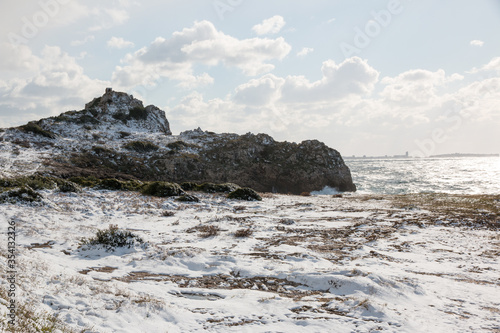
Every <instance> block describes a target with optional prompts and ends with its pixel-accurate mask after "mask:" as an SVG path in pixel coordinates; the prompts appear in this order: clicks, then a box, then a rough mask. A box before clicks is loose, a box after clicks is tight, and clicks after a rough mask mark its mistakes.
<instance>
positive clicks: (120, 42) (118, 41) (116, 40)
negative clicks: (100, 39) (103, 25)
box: [107, 37, 135, 49]
mask: <svg viewBox="0 0 500 333" xmlns="http://www.w3.org/2000/svg"><path fill="white" fill-rule="evenodd" d="M107 45H108V46H109V47H111V48H115V49H124V48H127V47H134V45H135V44H134V43H132V42H130V41H127V40H125V39H123V38H121V37H111V39H110V40H108V43H107Z"/></svg>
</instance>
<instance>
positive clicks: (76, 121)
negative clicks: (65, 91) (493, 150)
mask: <svg viewBox="0 0 500 333" xmlns="http://www.w3.org/2000/svg"><path fill="white" fill-rule="evenodd" d="M38 125H39V126H40V127H42V128H44V129H50V130H51V131H52V132H54V133H56V134H58V135H61V136H63V137H74V136H75V135H78V134H77V133H75V127H76V128H77V127H84V129H87V130H94V131H100V132H108V133H109V132H111V133H119V132H150V133H163V134H165V135H171V134H172V132H171V131H170V125H169V123H168V120H167V118H166V117H165V112H164V111H162V110H160V109H159V108H157V107H156V106H154V105H148V106H146V107H144V105H143V103H142V101H140V100H138V99H136V98H134V97H133V96H132V95H128V94H126V93H124V92H117V91H113V90H112V89H111V88H107V89H106V92H105V93H104V95H102V96H101V97H97V98H94V99H93V100H92V101H91V102H89V103H87V104H85V109H83V110H81V111H69V112H66V113H63V114H61V115H59V116H57V117H51V118H46V119H42V120H41V121H39V122H38ZM68 125H70V126H68Z"/></svg>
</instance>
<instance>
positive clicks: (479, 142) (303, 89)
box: [0, 0, 500, 156]
mask: <svg viewBox="0 0 500 333" xmlns="http://www.w3.org/2000/svg"><path fill="white" fill-rule="evenodd" d="M0 20H1V22H2V24H1V26H0V59H1V62H0V94H1V98H0V127H10V126H17V125H21V124H24V123H26V122H28V121H31V120H38V119H40V118H44V117H49V116H54V115H58V114H60V113H62V112H65V111H69V110H81V109H83V108H84V105H85V103H87V102H89V101H90V100H92V99H93V98H94V97H98V96H101V95H102V94H103V93H104V90H105V88H106V87H112V88H113V89H114V90H115V91H124V92H127V93H129V94H133V95H134V97H136V98H139V99H141V100H142V101H143V102H144V104H145V105H150V104H153V105H156V106H158V107H160V108H161V109H162V110H164V111H165V112H166V115H167V118H168V120H169V122H170V126H171V130H172V132H173V133H174V134H179V133H180V132H182V131H185V130H189V129H195V128H197V127H201V128H202V129H203V130H209V131H214V132H232V133H239V134H244V133H247V132H252V133H267V134H269V135H271V136H273V137H274V138H275V139H276V140H280V141H285V140H286V141H293V142H300V141H303V140H309V139H317V140H320V141H323V142H325V143H326V144H327V145H329V146H330V147H332V148H335V149H337V150H338V151H339V152H340V153H341V154H342V155H344V156H351V155H357V156H359V155H396V154H405V153H406V152H409V154H410V155H412V156H427V155H433V154H443V153H455V152H459V153H472V152H474V153H500V147H499V144H498V143H499V142H500V131H499V130H498V129H499V128H500V39H499V37H498V32H499V31H500V2H499V1H497V0H478V1H470V0H440V1H435V0H419V1H416V0H413V1H411V0H380V1H379V0H358V1H347V0H339V1H332V0H328V1H327V0H309V1H298V0H266V1H261V0H252V1H250V0H204V1H193V0H183V1H180V0H179V1H178V0H163V1H160V0H144V1H135V0H100V1H97V0H86V1H83V0H36V1H34V0H24V1H18V0H2V1H1V3H0Z"/></svg>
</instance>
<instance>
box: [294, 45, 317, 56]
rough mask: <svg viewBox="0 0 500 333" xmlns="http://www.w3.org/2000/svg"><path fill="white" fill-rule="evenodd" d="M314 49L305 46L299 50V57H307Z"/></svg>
mask: <svg viewBox="0 0 500 333" xmlns="http://www.w3.org/2000/svg"><path fill="white" fill-rule="evenodd" d="M313 51H314V49H313V48H310V47H304V48H302V50H300V51H299V52H297V57H305V56H306V55H308V54H309V53H311V52H313Z"/></svg>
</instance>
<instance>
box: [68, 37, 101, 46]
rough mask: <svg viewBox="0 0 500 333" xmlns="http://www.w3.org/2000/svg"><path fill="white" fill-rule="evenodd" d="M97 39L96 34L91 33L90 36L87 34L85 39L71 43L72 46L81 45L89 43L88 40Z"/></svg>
mask: <svg viewBox="0 0 500 333" xmlns="http://www.w3.org/2000/svg"><path fill="white" fill-rule="evenodd" d="M94 40H95V36H93V35H90V36H87V37H85V38H84V39H82V40H74V41H72V42H71V43H70V45H71V46H81V45H85V44H87V43H88V42H92V41H94Z"/></svg>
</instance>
